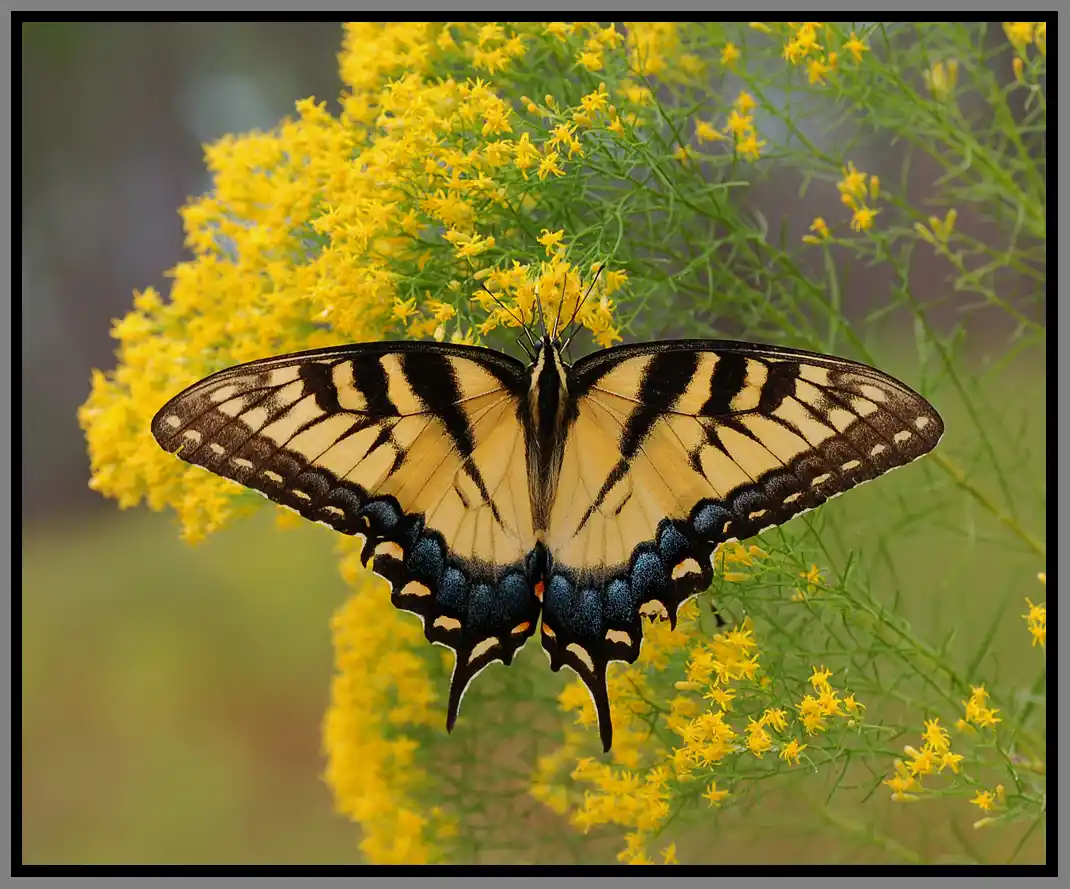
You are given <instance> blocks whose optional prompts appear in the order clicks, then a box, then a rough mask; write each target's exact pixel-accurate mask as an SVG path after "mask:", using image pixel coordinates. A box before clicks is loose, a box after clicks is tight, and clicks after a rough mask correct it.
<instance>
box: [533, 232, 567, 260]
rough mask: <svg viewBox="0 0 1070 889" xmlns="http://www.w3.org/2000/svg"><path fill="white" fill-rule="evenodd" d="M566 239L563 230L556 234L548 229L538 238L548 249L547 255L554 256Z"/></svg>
mask: <svg viewBox="0 0 1070 889" xmlns="http://www.w3.org/2000/svg"><path fill="white" fill-rule="evenodd" d="M564 237H565V230H564V229H563V228H562V229H558V230H557V231H555V232H552V231H550V230H549V229H548V228H544V229H543V230H542V234H541V235H539V237H538V241H539V243H540V244H542V246H543V247H545V248H546V255H547V256H552V255H553V254H554V251H555V250H557V248H558V247H559V246H560V245H561V242H562V240H563V239H564Z"/></svg>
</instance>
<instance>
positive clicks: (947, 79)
mask: <svg viewBox="0 0 1070 889" xmlns="http://www.w3.org/2000/svg"><path fill="white" fill-rule="evenodd" d="M958 82H959V63H958V62H957V61H955V59H948V60H947V61H946V62H934V63H933V65H932V67H930V68H929V69H928V70H926V71H925V86H926V87H928V89H929V92H930V93H931V94H932V96H933V98H934V99H936V100H938V101H940V102H946V101H948V100H949V99H950V98H951V97H952V96H953V95H954V94H955V86H956V85H957V84H958Z"/></svg>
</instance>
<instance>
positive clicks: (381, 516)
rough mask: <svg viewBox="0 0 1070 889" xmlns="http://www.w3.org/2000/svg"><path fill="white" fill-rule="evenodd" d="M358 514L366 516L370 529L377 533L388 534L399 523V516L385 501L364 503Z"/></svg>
mask: <svg viewBox="0 0 1070 889" xmlns="http://www.w3.org/2000/svg"><path fill="white" fill-rule="evenodd" d="M360 514H361V515H363V516H367V517H368V520H369V521H370V522H371V525H372V528H373V529H374V530H375V531H376V532H379V533H389V532H390V531H392V530H393V529H394V527H395V526H396V525H397V523H398V522H399V521H401V515H400V514H399V513H398V511H397V509H396V508H395V507H394V506H393V505H392V504H390V503H388V502H387V501H385V500H372V501H371V502H370V503H366V504H365V505H364V508H363V509H362V510H361V511H360Z"/></svg>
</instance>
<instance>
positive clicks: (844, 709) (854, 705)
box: [795, 667, 865, 735]
mask: <svg viewBox="0 0 1070 889" xmlns="http://www.w3.org/2000/svg"><path fill="white" fill-rule="evenodd" d="M830 676H832V673H831V672H830V671H828V670H826V669H825V668H824V667H822V668H821V669H820V670H818V669H817V668H814V672H813V675H812V676H811V677H810V684H811V685H812V686H813V688H814V691H815V692H817V694H816V695H810V694H808V695H805V696H804V697H803V699H802V700H801V701H800V702H799V703H798V704H797V705H796V707H795V709H796V710H798V711H799V721H800V722H801V723H802V725H803V728H805V729H806V733H807V734H808V735H813V734H816V733H817V732H823V731H825V730H826V729H827V728H828V723H827V722H826V721H825V720H826V719H830V718H832V717H834V716H841V717H845V718H847V719H848V720H856V719H857V718H858V717H860V716H861V715H862V711H864V710H865V704H860V703H859V702H858V701H856V700H855V696H854V695H853V694H852V695H848V696H847V697H846V698H840V696H839V692H837V691H836V689H834V688H833V687H832V686H831V685H830V684H829V681H828V680H829V677H830Z"/></svg>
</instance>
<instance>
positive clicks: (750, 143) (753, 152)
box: [736, 132, 765, 161]
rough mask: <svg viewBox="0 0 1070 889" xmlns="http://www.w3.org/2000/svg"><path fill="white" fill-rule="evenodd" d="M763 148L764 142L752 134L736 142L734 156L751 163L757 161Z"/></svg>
mask: <svg viewBox="0 0 1070 889" xmlns="http://www.w3.org/2000/svg"><path fill="white" fill-rule="evenodd" d="M763 148H765V140H764V139H762V140H760V141H759V139H758V137H757V135H756V134H755V133H753V132H751V133H749V134H748V135H747V136H746V137H744V138H743V139H740V140H739V141H738V142H736V154H738V155H739V156H740V157H743V158H746V159H747V160H751V161H756V160H758V158H759V157H760V156H761V153H762V149H763Z"/></svg>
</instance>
